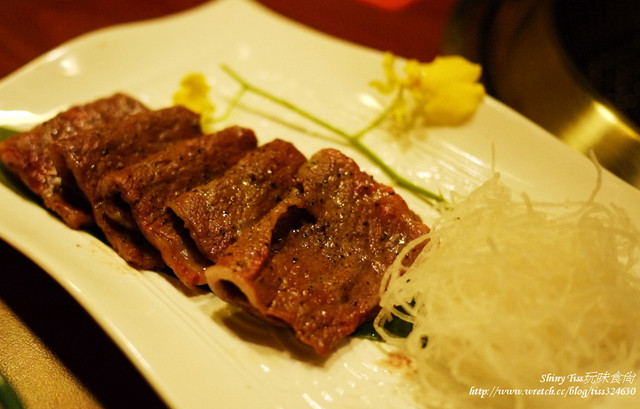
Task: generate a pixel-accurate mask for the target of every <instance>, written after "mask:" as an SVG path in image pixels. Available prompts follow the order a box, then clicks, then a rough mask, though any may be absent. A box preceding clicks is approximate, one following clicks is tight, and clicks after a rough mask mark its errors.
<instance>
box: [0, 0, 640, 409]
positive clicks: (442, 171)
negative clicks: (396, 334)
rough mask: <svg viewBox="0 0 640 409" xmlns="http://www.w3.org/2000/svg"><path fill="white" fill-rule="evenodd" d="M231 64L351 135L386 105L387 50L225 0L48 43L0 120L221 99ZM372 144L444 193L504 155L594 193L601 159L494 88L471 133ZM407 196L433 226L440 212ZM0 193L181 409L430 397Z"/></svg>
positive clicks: (558, 192)
mask: <svg viewBox="0 0 640 409" xmlns="http://www.w3.org/2000/svg"><path fill="white" fill-rule="evenodd" d="M221 63H227V64H229V65H230V66H231V67H233V68H234V69H236V70H237V71H238V72H240V73H241V74H242V75H243V76H245V77H247V78H249V79H251V80H252V81H253V82H255V83H258V84H260V85H261V86H263V87H265V88H267V89H270V90H272V91H274V92H276V93H277V94H279V95H281V96H284V97H286V98H289V99H291V100H294V101H299V102H300V103H301V104H302V105H304V106H305V107H306V108H307V109H309V110H310V111H312V112H314V113H316V114H318V115H319V116H321V117H324V118H327V119H329V120H330V121H331V122H332V123H333V124H335V125H338V126H342V127H344V128H346V129H347V130H354V131H355V130H357V129H359V128H360V127H361V126H363V125H365V124H366V123H367V121H368V120H369V119H371V118H373V116H375V113H376V112H377V111H378V110H379V109H380V107H381V105H380V104H381V103H382V102H380V101H379V99H378V96H377V94H376V93H375V92H374V91H373V90H372V89H370V88H369V87H368V85H367V84H368V82H369V80H372V79H377V78H381V76H382V70H381V55H380V53H378V52H373V51H371V50H368V49H364V48H361V47H357V46H354V45H351V44H347V43H344V42H341V41H338V40H335V39H333V38H329V37H326V36H324V35H321V34H319V33H316V32H313V31H310V30H308V29H306V28H303V27H301V26H299V25H297V24H295V23H292V22H290V21H288V20H285V19H283V18H281V17H279V16H277V15H274V14H272V13H271V12H270V11H268V10H266V9H264V8H262V7H261V6H260V5H258V4H255V3H252V2H251V1H248V0H220V1H216V2H212V3H209V4H206V5H204V6H202V7H199V8H197V9H194V10H192V11H189V12H186V13H183V14H179V15H176V16H173V17H171V18H167V19H162V20H155V21H152V22H144V23H139V24H133V25H126V26H120V27H116V28H112V29H108V30H103V31H99V32H96V33H93V34H91V35H88V36H85V37H82V38H79V39H77V40H75V41H72V42H70V43H68V44H66V45H64V46H62V47H60V48H57V49H55V50H53V51H51V52H49V53H47V54H46V55H44V56H42V57H40V58H39V59H37V60H35V61H33V62H32V63H30V64H28V65H27V66H26V67H24V68H23V69H21V70H19V71H18V72H16V73H14V74H12V75H10V76H9V77H7V78H5V79H3V80H2V81H1V82H0V125H5V126H11V127H16V128H20V129H25V128H28V127H30V126H32V125H34V124H36V123H38V122H40V121H41V120H43V119H45V118H47V117H49V116H51V115H53V114H54V113H55V112H57V111H59V110H62V109H64V108H65V107H67V106H69V105H71V104H75V103H83V102H88V101H91V100H93V99H96V98H99V97H103V96H107V95H110V94H112V93H114V92H115V91H125V92H127V93H130V94H132V95H134V96H136V97H138V98H140V99H141V100H143V101H144V102H146V103H147V104H149V105H150V106H152V107H163V106H166V105H169V104H170V101H171V96H172V94H173V92H174V91H175V90H176V88H177V85H178V83H179V80H180V79H181V78H182V77H183V76H184V75H185V74H186V73H188V72H193V71H199V72H202V73H204V74H205V75H206V76H207V78H208V79H209V81H210V82H211V83H212V85H213V86H214V89H215V91H214V92H215V94H216V96H215V98H217V99H218V100H219V101H222V104H223V103H224V101H225V98H228V97H229V96H230V95H232V94H233V92H234V90H235V89H236V85H235V83H234V82H233V81H231V80H230V79H229V78H228V77H227V76H226V75H225V74H224V73H223V72H222V71H221V70H220V69H219V65H220V64H221ZM243 104H244V106H243V109H240V110H237V111H236V112H235V114H234V115H233V116H232V117H231V118H230V120H229V123H237V124H240V125H243V126H247V127H251V128H253V129H254V130H255V131H256V132H257V134H258V136H259V138H260V139H261V141H262V142H264V141H267V140H270V139H273V138H275V137H280V138H283V139H288V140H291V141H294V142H295V143H296V145H297V146H298V147H299V149H300V150H302V151H303V152H304V153H306V154H311V153H313V152H315V151H316V150H317V149H319V148H321V147H328V146H334V147H338V148H340V149H342V150H343V151H344V152H346V153H347V154H349V155H351V156H353V157H354V158H356V160H357V161H358V162H359V163H360V165H361V166H362V167H363V168H364V169H365V170H367V171H369V172H371V173H373V174H374V175H375V176H376V177H377V178H378V179H379V180H381V181H383V182H386V181H387V180H386V178H385V177H384V176H383V175H381V174H380V172H379V171H378V170H377V169H376V168H375V167H373V166H372V165H371V164H370V163H369V162H367V161H366V160H365V159H364V158H362V157H361V156H360V155H358V154H357V153H355V152H353V151H351V150H350V149H349V148H348V147H346V146H344V145H342V144H341V143H340V141H339V140H338V139H336V138H335V137H332V136H331V135H329V134H327V133H326V132H323V131H318V130H317V129H315V128H313V127H310V126H309V125H308V124H307V123H305V122H304V121H302V120H300V119H298V118H296V117H295V116H294V115H292V114H290V113H288V112H284V111H281V110H279V109H277V108H275V107H273V105H271V104H269V103H267V102H265V101H264V100H260V99H257V98H252V97H249V98H246V99H244V100H243ZM314 133H318V134H319V136H320V137H318V135H316V136H311V135H312V134H314ZM367 138H369V139H368V140H369V141H370V143H371V144H372V145H373V146H374V147H375V148H376V150H377V151H378V152H379V153H380V155H382V156H383V157H384V158H385V159H386V160H388V161H389V163H391V164H392V165H394V166H396V167H397V168H398V169H399V170H400V171H401V172H402V173H404V174H406V175H407V176H408V177H410V178H412V179H414V180H417V181H418V182H419V183H423V184H424V185H425V186H426V187H429V188H432V189H434V190H438V189H440V190H442V191H443V192H444V193H445V194H448V193H449V192H450V191H453V190H455V191H458V192H461V193H466V192H468V191H469V190H470V189H472V188H474V187H476V186H477V185H478V184H479V183H481V182H482V181H483V180H485V179H486V178H488V177H489V176H490V174H491V172H492V166H493V164H494V163H495V166H494V167H495V170H497V171H499V172H501V173H502V174H503V178H504V180H505V181H506V182H507V183H508V184H509V185H511V186H512V187H513V188H514V189H516V191H521V190H523V191H527V192H528V194H529V195H530V196H531V197H533V198H534V199H539V200H564V199H584V198H586V197H587V196H588V195H589V194H590V193H591V191H592V189H593V186H594V183H595V175H596V172H595V169H594V166H593V165H592V163H591V162H589V161H588V160H587V159H585V158H584V157H582V156H580V155H579V154H577V153H575V152H573V151H571V150H569V149H568V148H567V147H565V146H564V145H561V144H560V143H559V142H558V141H557V140H555V139H554V138H552V137H551V136H550V135H548V134H546V133H545V132H543V131H542V130H541V129H540V128H538V127H536V126H535V125H533V124H532V123H530V122H528V121H527V120H525V119H523V118H522V117H520V116H518V115H517V114H515V113H514V112H513V111H511V110H509V109H507V108H506V107H504V106H502V105H501V104H499V103H498V102H496V101H494V100H492V99H490V98H487V100H486V103H484V104H483V105H482V107H481V108H480V110H479V112H478V113H477V115H476V116H475V118H474V119H473V120H472V121H471V122H470V123H468V124H466V125H464V126H462V127H457V128H438V129H427V130H426V131H425V132H423V133H422V134H421V135H414V136H413V137H412V138H413V140H411V141H407V140H398V139H393V138H391V137H389V136H387V135H385V134H384V133H383V132H379V131H376V132H373V133H372V134H371V135H370V136H368V137H367ZM493 152H495V161H494V160H493V158H494V156H493ZM600 195H601V196H600V198H601V199H602V200H605V201H612V202H615V203H616V204H618V205H619V206H621V207H623V208H625V209H627V210H628V211H629V213H630V214H631V215H632V217H633V219H634V220H636V221H640V206H637V204H638V203H640V193H639V192H638V191H636V190H635V189H633V188H631V187H629V186H628V185H626V184H625V183H623V182H622V181H620V180H618V179H616V178H615V177H613V176H611V175H610V174H608V173H606V174H605V175H604V184H603V187H602V189H601V192H600ZM404 196H405V197H406V199H407V201H408V202H410V205H411V206H413V208H414V209H415V210H417V211H418V212H420V213H422V214H423V216H424V217H425V219H426V220H427V221H430V220H432V218H433V217H434V214H433V212H432V211H431V210H430V209H429V208H428V207H426V206H425V205H424V204H422V202H421V201H419V200H416V199H415V198H413V197H412V196H411V195H408V194H406V193H405V194H404ZM0 203H2V207H3V211H2V212H0V236H1V237H2V238H3V239H4V240H6V241H7V242H9V243H11V244H12V245H13V246H15V247H16V248H18V249H19V250H21V251H22V252H23V253H25V254H26V255H27V256H29V257H30V258H32V259H33V260H34V261H35V262H37V263H38V264H39V265H40V266H41V267H42V268H43V269H44V270H46V271H47V272H49V273H50V274H51V275H52V276H53V277H54V278H55V279H56V280H57V281H58V282H60V283H61V284H62V285H63V286H64V287H65V288H66V289H67V290H68V291H69V293H71V295H72V296H73V297H75V298H76V299H77V300H78V301H79V302H80V303H81V304H82V305H83V306H84V307H85V308H86V309H87V310H88V311H89V313H90V314H91V315H92V316H93V317H94V318H95V320H96V321H97V322H98V323H99V324H100V325H101V326H102V327H103V328H104V329H105V330H106V332H107V333H108V334H109V335H110V336H111V337H113V339H114V340H115V342H116V343H117V344H118V345H119V346H120V347H121V348H122V350H123V351H124V352H125V354H126V355H127V356H128V357H129V358H130V359H131V361H132V362H133V363H134V364H135V365H136V366H137V367H138V369H139V370H140V371H141V372H142V373H143V375H144V376H145V377H146V378H147V379H148V380H149V382H150V383H151V385H152V386H153V387H154V388H155V389H156V390H157V391H158V392H159V394H160V395H161V396H162V397H163V399H165V400H166V402H167V403H168V404H169V405H170V406H172V407H175V408H189V409H192V408H207V407H217V408H232V407H233V408H250V407H252V408H264V409H269V408H273V409H276V408H283V409H284V408H296V409H297V408H305V407H308V408H314V409H317V408H362V407H369V406H370V405H372V406H373V405H375V407H383V408H403V409H406V408H413V407H419V404H418V403H417V402H415V401H414V400H413V399H412V397H411V395H410V393H409V392H408V391H407V388H408V385H409V383H408V382H406V379H404V378H402V377H401V376H400V375H399V372H398V371H396V370H394V369H392V368H390V367H388V366H386V365H385V358H386V356H385V352H384V350H383V349H382V346H381V345H380V344H377V343H374V342H370V341H365V340H359V339H352V340H350V341H349V342H347V343H346V345H345V346H343V347H341V348H340V349H338V350H337V351H336V352H335V353H334V354H333V355H332V356H331V357H330V358H329V359H328V360H327V361H325V362H321V361H318V360H316V359H314V358H313V357H311V356H309V355H307V354H305V353H304V352H303V351H302V350H301V349H299V348H297V347H296V343H295V342H294V341H292V340H291V339H290V338H289V337H288V336H287V335H286V334H284V333H282V332H279V331H278V330H275V329H273V328H271V327H269V326H267V325H262V324H259V323H255V322H252V321H251V320H247V319H245V318H243V316H237V315H233V314H230V312H229V310H228V309H227V308H226V307H225V306H224V305H223V304H222V303H221V302H220V301H219V300H217V299H216V298H215V297H214V296H212V295H211V294H210V293H207V292H205V291H199V290H193V291H186V290H184V289H182V288H181V286H180V285H179V284H178V283H176V282H175V280H173V279H171V278H168V277H166V276H164V275H162V274H158V273H154V272H149V271H137V270H134V269H132V268H130V267H129V266H128V265H127V264H126V263H124V262H123V261H122V260H121V259H120V258H119V257H118V256H117V255H116V254H115V253H114V252H113V251H112V250H111V249H110V248H109V247H107V246H106V245H104V244H103V243H102V242H100V241H98V240H97V239H95V238H94V237H93V236H91V235H89V234H87V233H85V232H80V231H74V230H71V229H69V228H67V227H66V226H65V225H64V224H62V223H61V222H60V221H58V219H56V218H55V217H54V216H52V215H51V214H50V213H48V212H47V211H46V210H44V209H43V208H41V207H39V206H38V205H36V204H34V203H32V202H30V201H28V200H26V199H24V198H22V197H21V196H19V195H16V194H15V193H13V192H12V191H10V190H9V189H7V188H5V187H4V186H0Z"/></svg>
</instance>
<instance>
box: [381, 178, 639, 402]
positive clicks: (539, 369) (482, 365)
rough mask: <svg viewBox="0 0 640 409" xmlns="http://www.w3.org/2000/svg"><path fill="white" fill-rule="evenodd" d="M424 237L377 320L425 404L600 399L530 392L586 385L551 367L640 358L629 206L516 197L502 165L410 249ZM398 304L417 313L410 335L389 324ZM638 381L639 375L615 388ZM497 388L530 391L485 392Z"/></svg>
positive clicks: (393, 274)
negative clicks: (553, 378)
mask: <svg viewBox="0 0 640 409" xmlns="http://www.w3.org/2000/svg"><path fill="white" fill-rule="evenodd" d="M516 199H518V200H516ZM425 243H426V246H425V248H424V250H423V251H422V252H421V253H420V255H419V257H418V258H417V259H416V261H415V262H414V263H413V265H412V266H411V267H410V268H409V269H406V268H403V266H402V262H401V261H402V256H403V255H400V257H399V258H398V259H397V262H396V263H395V264H394V265H393V266H392V267H391V268H390V269H389V271H388V272H387V276H386V279H385V281H384V283H385V284H384V286H383V287H384V288H383V289H382V300H381V306H382V311H381V313H380V314H379V316H378V318H377V320H376V324H375V325H376V328H377V329H378V331H379V332H380V333H381V334H382V335H383V337H384V338H386V339H387V341H389V342H391V343H393V344H395V345H397V346H398V348H400V350H401V351H402V352H403V353H404V354H405V355H406V356H407V357H408V358H410V359H411V361H412V363H413V367H412V370H413V371H414V374H415V376H416V377H417V380H418V384H419V394H420V395H419V400H420V401H421V402H422V403H424V404H425V406H426V407H437V408H476V407H477V408H533V407H535V408H538V407H543V408H551V407H554V408H555V407H580V408H584V407H589V406H588V405H589V404H590V403H594V402H595V403H597V402H598V401H599V400H600V398H597V397H594V396H588V397H586V398H583V397H581V396H567V398H564V399H563V398H562V397H561V396H549V395H545V396H536V397H534V396H530V395H527V393H532V392H531V391H533V390H535V389H539V388H549V387H551V386H553V388H552V392H554V393H562V392H557V391H558V390H560V389H563V388H569V387H571V386H576V387H578V388H580V387H584V386H585V385H583V384H580V383H577V382H574V383H570V382H569V379H568V378H567V379H565V382H563V383H562V384H560V382H559V381H558V382H552V381H548V382H547V381H544V376H546V375H548V374H552V375H557V376H566V377H569V376H570V375H571V374H575V376H584V375H586V374H593V373H594V372H595V373H598V374H603V375H604V374H607V373H608V374H616V373H622V374H627V373H631V372H630V371H632V372H633V373H636V372H635V371H637V370H638V368H640V277H639V275H638V271H637V268H638V266H637V263H638V259H639V256H640V233H639V232H638V230H637V229H636V227H635V226H634V224H633V223H632V221H631V220H630V219H629V217H628V216H627V215H626V213H625V212H624V211H622V210H620V209H618V208H616V207H615V206H607V205H604V204H601V203H598V202H597V201H596V200H595V195H594V196H592V197H591V198H589V199H588V200H586V201H584V202H579V203H561V204H560V203H557V204H548V203H532V202H531V201H530V200H529V199H528V198H527V197H526V196H522V197H520V198H514V197H512V192H511V190H510V189H509V188H508V187H506V186H505V185H504V183H503V182H502V181H501V180H500V177H499V175H495V176H494V177H493V178H491V179H490V180H488V181H487V182H486V183H485V184H484V185H483V186H481V187H480V188H478V189H477V190H475V191H474V192H472V193H471V194H470V195H469V196H468V197H467V198H464V199H463V200H461V201H460V202H459V203H454V206H453V210H451V211H448V212H446V213H444V214H443V215H442V216H441V217H440V218H439V219H438V220H437V221H436V222H435V224H434V225H433V226H432V231H431V232H430V233H429V234H428V235H427V236H426V237H423V238H421V239H418V240H417V241H415V242H414V243H411V244H410V245H409V246H408V247H407V248H406V249H405V250H406V251H408V250H409V248H411V247H413V246H416V245H424V244H425ZM398 306H401V307H402V308H403V309H404V310H405V311H406V314H403V313H401V312H399V311H398V310H397V307H398ZM394 314H395V315H396V316H399V317H401V318H403V319H405V320H408V321H410V322H412V323H413V330H412V331H411V333H410V335H409V336H408V337H407V338H398V337H394V336H393V335H392V334H389V333H388V332H386V331H385V330H384V328H383V324H384V322H386V321H387V320H389V319H390V317H391V316H392V315H394ZM425 340H427V342H426V347H425ZM638 375H640V372H638ZM574 379H576V378H574ZM585 384H586V383H585ZM638 385H640V377H639V378H638V379H636V380H635V383H630V382H628V383H626V384H618V385H615V384H614V385H613V386H627V387H637V386H638ZM586 386H587V387H588V386H590V385H589V384H586ZM599 386H600V387H605V386H610V385H607V384H604V383H601V384H600V385H599ZM496 388H498V391H501V390H502V391H508V390H511V391H515V390H520V392H506V393H505V392H503V394H502V395H498V396H496V395H494V396H493V397H489V396H485V397H481V396H480V395H479V393H480V391H482V390H488V391H491V390H493V391H494V392H495V390H496ZM639 389H640V388H639ZM525 390H526V391H529V392H525ZM578 390H579V389H575V390H574V391H578ZM565 393H567V394H568V393H569V392H565ZM505 394H506V396H505ZM636 395H640V391H638V392H637V393H636ZM638 397H639V396H635V400H634V402H635V403H636V404H637V402H638V400H637V399H638ZM627 398H628V397H627ZM607 399H613V401H614V407H621V406H622V404H623V402H626V401H627V400H628V399H625V398H624V397H617V396H616V397H608V398H607ZM618 404H620V405H618Z"/></svg>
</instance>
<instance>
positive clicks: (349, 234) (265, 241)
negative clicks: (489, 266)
mask: <svg viewBox="0 0 640 409" xmlns="http://www.w3.org/2000/svg"><path fill="white" fill-rule="evenodd" d="M295 183H296V188H295V189H293V190H292V191H291V192H290V193H289V195H287V196H286V197H285V198H284V199H283V200H282V201H281V202H280V203H278V204H277V205H276V206H275V207H274V208H273V209H272V210H271V211H270V212H269V213H268V214H267V215H266V216H265V217H263V218H262V219H261V220H260V221H259V222H258V223H256V224H255V225H253V227H252V228H251V229H250V230H249V231H248V232H247V233H246V234H243V235H242V236H241V237H240V238H239V240H238V241H237V242H236V243H234V244H232V245H230V246H229V247H227V249H226V250H225V251H224V254H223V255H222V256H221V257H220V258H218V260H217V263H216V264H215V265H214V266H212V267H209V268H208V269H207V271H206V277H207V281H208V283H209V285H210V287H211V288H212V290H213V291H214V292H215V293H216V294H217V295H218V296H219V297H221V298H222V299H224V300H226V301H228V302H230V303H232V304H235V305H237V306H240V307H242V308H244V309H245V310H247V311H249V312H252V313H254V314H256V315H258V316H260V317H263V318H265V319H266V320H269V321H272V322H275V323H280V324H284V325H288V326H290V327H292V328H293V330H294V331H295V333H296V336H297V337H298V339H300V340H301V341H302V342H304V343H306V344H308V345H310V346H311V347H313V348H314V349H315V351H316V352H317V353H318V354H320V355H322V356H325V355H327V354H328V353H329V352H330V351H331V350H332V349H333V348H334V347H335V346H336V345H337V344H338V343H339V342H340V340H341V339H342V338H344V337H345V336H347V335H349V334H350V333H352V332H353V331H354V330H355V329H356V327H357V326H358V325H360V324H361V323H362V322H363V321H364V320H366V319H367V318H368V317H369V316H370V314H371V313H372V312H373V311H374V309H375V308H376V307H377V305H378V302H379V287H380V282H381V279H382V276H383V273H384V271H385V269H386V268H387V267H388V266H389V265H390V264H391V263H392V262H393V260H394V259H395V257H396V256H397V255H398V253H399V252H400V250H401V249H402V248H403V247H404V245H405V244H406V243H407V242H409V241H410V240H412V239H414V238H417V237H419V236H420V235H422V234H425V233H426V232H428V230H429V229H428V227H427V226H426V225H424V224H423V223H422V222H421V221H420V220H419V218H418V217H417V216H416V215H415V214H414V213H413V212H411V211H410V210H409V208H408V207H407V205H406V203H405V202H404V200H403V199H402V198H401V197H400V196H399V195H398V194H396V193H395V192H394V190H393V189H392V188H390V187H388V186H384V185H382V184H379V183H377V182H375V181H374V180H373V178H372V177H371V176H369V175H367V174H366V173H364V172H362V171H361V170H360V169H359V168H358V166H357V164H356V163H355V162H354V161H353V160H351V159H349V158H347V157H346V156H344V155H343V154H341V153H340V152H338V151H336V150H332V149H325V150H322V151H320V152H318V153H317V154H315V155H314V156H313V157H312V158H311V159H310V160H309V161H308V162H307V163H305V164H304V165H303V166H302V167H301V168H300V170H299V172H298V174H297V176H296V181H295Z"/></svg>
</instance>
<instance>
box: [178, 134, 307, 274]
mask: <svg viewBox="0 0 640 409" xmlns="http://www.w3.org/2000/svg"><path fill="white" fill-rule="evenodd" d="M305 161H306V159H305V157H304V155H303V154H302V153H300V152H299V151H298V150H297V149H296V148H295V147H294V146H293V145H292V144H291V143H289V142H285V141H282V140H278V139H276V140H274V141H272V142H269V143H267V144H265V145H263V146H261V147H260V148H258V149H256V150H255V151H253V152H250V153H249V154H247V155H246V156H245V157H244V158H242V159H241V160H240V161H239V162H238V163H237V164H236V165H234V166H233V167H231V168H230V169H229V170H228V171H227V172H225V174H224V175H223V176H222V177H220V178H217V179H214V180H212V181H211V182H209V183H208V184H206V185H203V186H199V187H197V188H195V189H193V190H191V191H189V192H186V193H184V194H182V195H180V196H178V197H177V198H176V199H174V200H172V201H171V202H170V203H169V207H170V208H171V209H172V210H173V211H174V212H175V214H176V215H177V216H178V217H180V218H181V219H182V221H183V222H184V226H185V227H186V228H187V230H189V232H190V234H191V237H192V238H193V241H194V242H195V244H196V245H197V246H198V248H199V249H200V251H201V253H202V254H204V255H205V256H206V257H207V258H208V259H209V260H210V261H212V262H215V261H216V260H217V258H218V256H219V255H220V254H221V253H222V251H223V250H224V249H225V248H226V247H227V246H228V245H229V244H231V243H234V242H236V241H237V240H238V237H240V235H241V233H242V231H244V230H245V229H247V228H248V227H250V226H251V225H253V224H254V223H256V222H257V221H258V220H260V219H261V218H262V217H263V216H264V215H265V214H266V213H267V212H269V210H271V209H272V208H273V207H274V206H275V205H276V204H278V203H279V202H280V201H281V200H282V198H283V197H284V196H285V195H286V194H287V193H288V192H289V190H290V189H291V186H292V184H293V177H294V176H295V174H296V172H297V171H298V168H299V167H300V166H301V165H302V164H303V163H304V162H305ZM209 264H211V263H209Z"/></svg>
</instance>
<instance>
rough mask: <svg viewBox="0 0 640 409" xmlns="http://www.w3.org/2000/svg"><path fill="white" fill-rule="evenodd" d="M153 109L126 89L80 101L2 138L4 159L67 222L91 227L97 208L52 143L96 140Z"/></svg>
mask: <svg viewBox="0 0 640 409" xmlns="http://www.w3.org/2000/svg"><path fill="white" fill-rule="evenodd" d="M147 110H148V109H147V108H146V107H145V106H144V105H143V104H142V103H141V102H139V101H137V100H136V99H134V98H132V97H130V96H127V95H125V94H121V93H118V94H114V95H112V96H110V97H107V98H101V99H98V100H96V101H93V102H90V103H87V104H83V105H76V106H73V107H71V108H69V109H67V110H65V111H63V112H60V113H59V114H57V115H56V116H55V117H53V118H51V119H49V120H48V121H45V122H43V123H42V124H40V125H38V126H36V127H34V128H32V129H31V130H28V131H25V132H22V133H19V134H16V135H14V136H12V137H10V138H9V139H7V140H6V141H4V142H2V143H0V159H1V160H2V162H3V163H4V165H5V166H6V167H7V168H8V169H9V170H10V171H12V172H13V173H14V174H16V175H17V176H18V177H19V178H20V179H21V180H22V182H23V183H24V184H25V185H26V186H27V187H28V188H29V189H30V190H31V191H33V192H34V193H35V194H36V195H37V196H39V197H40V198H41V199H42V201H43V204H44V205H45V206H46V207H47V208H49V209H50V210H52V211H53V212H55V213H56V214H58V216H60V218H62V220H63V221H64V222H65V223H66V224H67V225H69V226H70V227H72V228H76V229H77V228H80V227H83V226H88V225H91V224H92V223H93V215H92V212H91V207H90V205H89V204H88V202H87V200H86V198H85V197H84V194H83V193H82V191H81V190H80V189H79V188H78V186H77V183H76V181H75V179H74V178H73V177H72V175H71V174H70V173H69V172H68V169H66V165H65V163H64V162H58V163H56V162H54V160H53V158H52V155H51V151H50V145H51V143H53V142H55V141H57V140H65V139H70V138H74V137H78V138H81V139H85V138H86V139H91V138H92V137H94V136H98V135H100V134H101V133H102V130H103V129H105V128H106V127H109V126H111V125H112V124H113V123H115V122H120V121H122V120H123V119H124V118H126V117H128V116H130V115H132V114H135V113H138V112H145V111H147Z"/></svg>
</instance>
